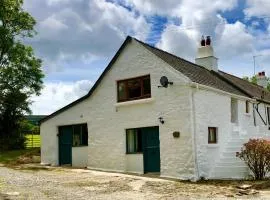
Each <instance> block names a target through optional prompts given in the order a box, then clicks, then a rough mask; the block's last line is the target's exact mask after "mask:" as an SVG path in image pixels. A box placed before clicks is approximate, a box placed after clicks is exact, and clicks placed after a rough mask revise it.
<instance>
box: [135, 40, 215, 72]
mask: <svg viewBox="0 0 270 200" xmlns="http://www.w3.org/2000/svg"><path fill="white" fill-rule="evenodd" d="M132 38H133V39H134V40H136V41H137V42H139V43H141V44H143V45H146V46H148V47H150V48H153V49H155V50H158V51H161V52H164V53H167V54H169V55H171V56H173V57H175V58H177V59H180V60H183V61H185V62H187V63H190V64H192V65H194V66H196V67H200V68H202V69H204V70H207V71H209V72H211V71H213V70H208V69H206V68H205V67H203V66H201V65H198V64H196V63H194V62H191V61H188V60H186V59H184V58H181V57H179V56H177V55H174V54H172V53H170V52H168V51H165V50H162V49H160V48H157V47H155V46H152V45H150V44H147V43H145V42H143V41H141V40H138V39H137V38H134V37H132Z"/></svg>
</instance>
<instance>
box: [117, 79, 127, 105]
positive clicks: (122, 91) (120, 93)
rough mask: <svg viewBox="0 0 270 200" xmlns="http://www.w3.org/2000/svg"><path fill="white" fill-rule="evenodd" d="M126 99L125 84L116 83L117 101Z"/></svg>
mask: <svg viewBox="0 0 270 200" xmlns="http://www.w3.org/2000/svg"><path fill="white" fill-rule="evenodd" d="M125 99H126V84H125V82H118V100H120V101H121V100H125Z"/></svg>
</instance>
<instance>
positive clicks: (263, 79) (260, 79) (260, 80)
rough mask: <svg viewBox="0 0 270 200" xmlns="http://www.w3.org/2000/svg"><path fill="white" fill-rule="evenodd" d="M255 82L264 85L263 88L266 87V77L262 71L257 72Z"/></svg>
mask: <svg viewBox="0 0 270 200" xmlns="http://www.w3.org/2000/svg"><path fill="white" fill-rule="evenodd" d="M257 84H258V85H260V86H262V87H264V88H267V84H268V80H267V77H266V76H265V72H264V71H262V72H259V73H258V75H257Z"/></svg>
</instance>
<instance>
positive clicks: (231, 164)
mask: <svg viewBox="0 0 270 200" xmlns="http://www.w3.org/2000/svg"><path fill="white" fill-rule="evenodd" d="M235 166H237V167H246V166H247V165H246V163H244V162H243V161H241V160H240V159H239V161H235V162H222V161H220V162H217V163H216V167H235Z"/></svg>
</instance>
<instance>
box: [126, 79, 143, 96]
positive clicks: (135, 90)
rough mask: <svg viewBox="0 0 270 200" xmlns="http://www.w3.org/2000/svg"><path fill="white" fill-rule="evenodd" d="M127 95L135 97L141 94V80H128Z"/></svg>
mask: <svg viewBox="0 0 270 200" xmlns="http://www.w3.org/2000/svg"><path fill="white" fill-rule="evenodd" d="M128 96H129V98H131V99H132V98H136V97H140V96H141V80H140V79H133V80H129V81H128Z"/></svg>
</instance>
